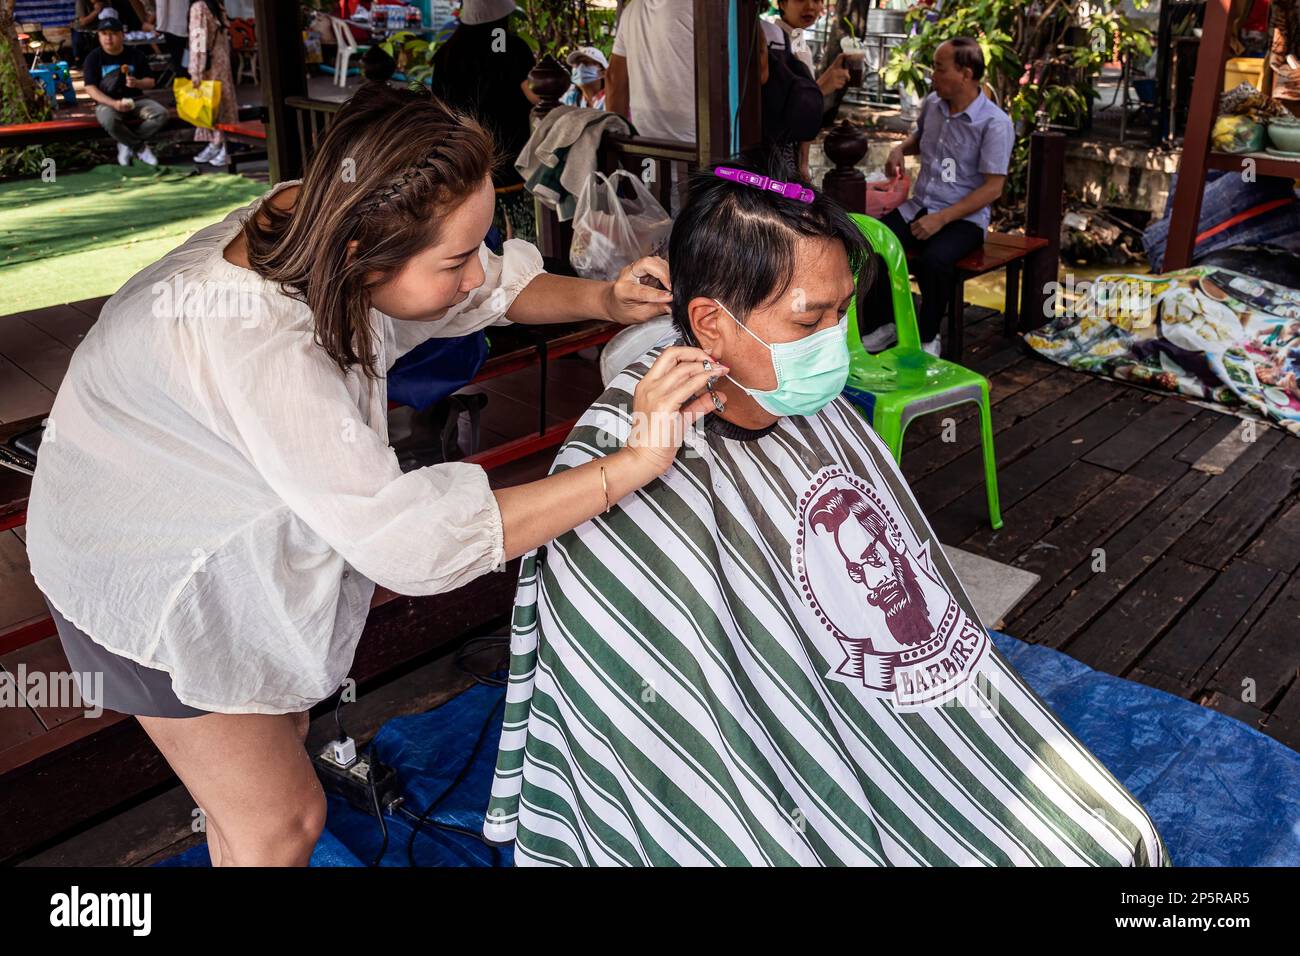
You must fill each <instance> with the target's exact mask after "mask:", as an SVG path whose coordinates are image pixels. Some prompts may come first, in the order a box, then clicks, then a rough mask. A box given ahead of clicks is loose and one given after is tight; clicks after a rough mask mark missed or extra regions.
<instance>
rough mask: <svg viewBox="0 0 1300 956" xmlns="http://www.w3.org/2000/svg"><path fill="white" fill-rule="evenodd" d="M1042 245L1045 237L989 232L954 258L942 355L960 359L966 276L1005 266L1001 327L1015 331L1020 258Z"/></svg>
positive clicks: (978, 274)
mask: <svg viewBox="0 0 1300 956" xmlns="http://www.w3.org/2000/svg"><path fill="white" fill-rule="evenodd" d="M1046 247H1047V240H1046V239H1039V238H1036V237H1034V236H1013V235H1010V234H1009V233H1004V232H990V233H987V234H986V235H985V237H984V245H983V246H981V247H980V248H979V249H976V250H975V251H974V252H971V253H969V254H967V255H965V256H963V257H962V258H960V259H958V260H957V275H956V276H955V277H954V278H953V284H952V293H951V295H950V297H949V300H948V335H947V337H946V339H945V340H944V343H943V357H944V358H946V359H949V360H951V361H953V362H960V361H961V353H962V348H963V344H962V325H963V319H964V315H965V310H966V301H965V289H966V280H968V279H974V278H976V277H977V276H982V275H986V274H987V273H990V272H996V271H997V270H998V269H1006V270H1007V292H1006V300H1005V303H1004V305H1003V308H1002V329H1003V333H1004V334H1005V335H1007V336H1008V337H1009V336H1011V335H1014V334H1015V333H1016V332H1017V331H1019V328H1020V266H1021V262H1022V261H1023V260H1024V259H1027V258H1028V257H1029V256H1031V255H1033V254H1034V253H1035V252H1038V251H1039V250H1040V249H1045V248H1046ZM907 258H908V261H909V262H910V261H911V260H912V259H913V258H915V256H914V255H913V254H912V253H910V252H909V253H908V255H907Z"/></svg>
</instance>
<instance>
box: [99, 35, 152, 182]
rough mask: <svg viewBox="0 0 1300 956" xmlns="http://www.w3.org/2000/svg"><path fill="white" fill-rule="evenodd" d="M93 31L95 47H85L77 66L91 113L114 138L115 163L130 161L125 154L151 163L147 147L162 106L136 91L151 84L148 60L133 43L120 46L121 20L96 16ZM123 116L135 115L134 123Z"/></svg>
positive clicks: (146, 88) (144, 88)
mask: <svg viewBox="0 0 1300 956" xmlns="http://www.w3.org/2000/svg"><path fill="white" fill-rule="evenodd" d="M96 30H97V31H98V33H99V49H97V50H91V51H90V55H89V56H87V57H86V62H85V65H84V66H83V67H82V72H83V73H84V74H85V78H86V93H87V94H88V95H89V96H90V98H91V99H92V100H94V101H95V103H96V106H95V118H96V119H98V120H99V125H100V126H102V127H104V129H105V131H106V132H107V133H108V135H109V136H111V137H113V139H115V140H117V162H118V164H119V165H121V166H130V165H131V157H132V156H136V157H139V159H140V162H142V163H147V164H148V165H150V166H157V165H158V157H156V156H155V155H154V154H153V150H152V149H150V148H149V146H150V143H152V142H153V139H154V137H155V136H156V135H157V134H158V131H159V130H161V129H162V128H163V127H164V126H165V125H166V124H167V108H166V107H165V106H163V105H162V104H161V103H157V102H155V101H153V100H151V99H149V98H148V97H145V96H142V95H140V94H141V93H143V92H144V91H145V90H152V89H153V88H154V77H153V73H152V72H151V71H150V70H149V61H148V60H147V59H145V56H144V54H143V53H141V52H140V50H139V48H138V47H128V46H126V44H125V42H124V37H123V33H122V22H121V21H120V20H118V19H116V17H113V16H107V17H102V18H101V19H100V20H99V21H98V22H97V23H96ZM128 120H139V121H140V125H139V127H138V128H135V129H133V128H132V127H130V126H128V125H127V121H128Z"/></svg>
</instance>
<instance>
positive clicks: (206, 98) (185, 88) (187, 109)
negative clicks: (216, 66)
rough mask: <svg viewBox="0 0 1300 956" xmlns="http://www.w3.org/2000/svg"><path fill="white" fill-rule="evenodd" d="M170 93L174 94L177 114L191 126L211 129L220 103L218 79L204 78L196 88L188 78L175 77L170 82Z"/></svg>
mask: <svg viewBox="0 0 1300 956" xmlns="http://www.w3.org/2000/svg"><path fill="white" fill-rule="evenodd" d="M172 93H173V94H175V96H176V115H177V116H179V117H180V118H181V119H183V120H185V122H187V123H189V124H190V125H192V126H202V127H203V128H204V129H212V122H213V120H215V119H216V117H217V106H218V104H220V103H221V81H220V80H204V81H203V82H201V83H200V84H199V85H198V88H197V89H196V88H195V86H194V84H193V82H191V81H190V80H189V79H181V78H179V77H177V79H176V80H175V82H173V83H172Z"/></svg>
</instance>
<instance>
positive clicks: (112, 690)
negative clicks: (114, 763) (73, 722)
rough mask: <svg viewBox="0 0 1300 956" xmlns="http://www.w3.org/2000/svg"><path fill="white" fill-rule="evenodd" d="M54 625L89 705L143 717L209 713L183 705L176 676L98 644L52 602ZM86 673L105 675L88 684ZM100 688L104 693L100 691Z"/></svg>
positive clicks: (50, 605)
mask: <svg viewBox="0 0 1300 956" xmlns="http://www.w3.org/2000/svg"><path fill="white" fill-rule="evenodd" d="M45 603H46V604H47V605H49V608H50V614H51V615H52V616H53V617H54V626H55V627H56V628H58V631H59V642H60V643H61V644H62V645H63V653H64V654H65V655H66V656H67V658H68V666H69V667H70V669H71V670H72V679H73V680H74V681H75V682H76V684H77V687H78V689H79V690H80V692H81V697H82V700H83V701H85V703H86V705H87V706H94V705H98V706H100V707H103V708H104V709H105V710H115V711H117V712H118V713H119V714H134V715H136V716H139V717H202V716H203V715H204V714H206V713H208V711H206V710H198V709H197V708H194V707H190V706H189V705H188V704H183V703H181V702H180V700H179V699H178V698H177V697H176V694H175V693H174V692H173V691H172V678H171V675H170V674H168V673H167V672H166V671H162V670H158V669H157V668H153V667H145V666H144V665H143V664H137V663H136V662H135V661H133V660H129V659H127V658H125V657H120V656H118V655H117V654H114V653H113V652H112V651H110V650H108V649H106V648H104V647H101V646H100V645H99V644H96V643H95V642H94V641H92V640H91V639H90V638H89V637H87V636H86V635H85V633H84V632H82V631H80V630H78V628H77V627H76V625H74V624H73V623H72V622H70V621H69V620H68V619H67V618H65V617H64V616H63V615H62V614H60V613H59V612H58V609H57V608H55V607H54V605H52V604H50V602H49V601H46V602H45ZM83 674H98V675H102V677H101V678H100V680H102V682H103V683H102V687H101V686H97V685H99V680H92V681H91V682H90V686H86V684H85V682H84V681H83V680H82V675H83ZM97 691H100V693H96V692H97Z"/></svg>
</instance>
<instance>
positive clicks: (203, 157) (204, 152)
mask: <svg viewBox="0 0 1300 956" xmlns="http://www.w3.org/2000/svg"><path fill="white" fill-rule="evenodd" d="M216 151H217V144H216V143H208V145H207V146H204V147H203V148H202V149H201V150H199V151H198V153H197V154H196V155H195V157H194V162H196V163H206V162H207V161H208V160H209V159H211V158H212V154H213V153H215V152H216Z"/></svg>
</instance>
